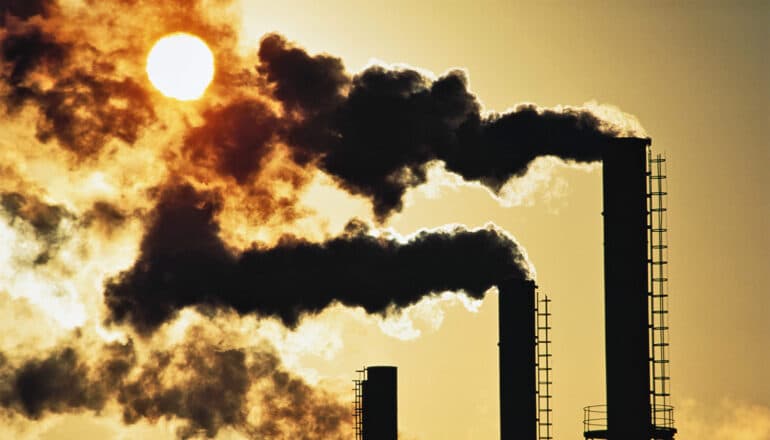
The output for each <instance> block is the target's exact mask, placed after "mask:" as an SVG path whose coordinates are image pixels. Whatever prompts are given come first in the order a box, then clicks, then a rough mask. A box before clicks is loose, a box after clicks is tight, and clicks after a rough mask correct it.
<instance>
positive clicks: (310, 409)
mask: <svg viewBox="0 0 770 440" xmlns="http://www.w3.org/2000/svg"><path fill="white" fill-rule="evenodd" d="M197 333H198V332H197V331H196V330H195V329H192V331H191V334H190V336H191V337H190V338H189V339H188V340H186V341H185V342H184V343H183V344H180V345H179V346H177V347H172V348H171V349H170V350H166V351H154V352H152V353H151V354H150V355H149V357H148V358H147V359H146V360H144V361H141V362H140V361H138V359H137V356H136V352H135V350H134V347H133V344H132V343H130V342H129V343H128V344H124V345H122V344H118V343H113V344H108V345H105V346H104V347H102V349H101V350H100V352H99V355H98V358H97V359H96V360H95V361H94V360H89V359H86V358H84V357H83V356H81V355H80V354H79V353H78V351H77V350H76V349H74V348H72V347H64V348H61V349H58V350H56V351H55V352H53V353H50V354H48V355H47V356H44V357H40V358H33V359H27V360H24V361H23V362H22V363H21V364H19V365H13V364H11V363H10V362H9V361H8V360H7V359H6V358H5V357H4V356H2V354H1V353H0V407H2V408H0V411H6V412H11V413H16V414H20V415H22V416H24V417H26V418H29V419H33V420H37V419H40V418H42V417H44V416H45V415H47V414H53V413H80V412H85V411H100V410H102V409H104V408H105V405H107V404H108V403H110V402H118V403H120V405H121V408H122V411H123V421H124V422H125V423H127V424H133V423H136V422H138V421H141V420H146V421H149V422H155V421H158V420H160V419H166V420H172V419H173V420H178V421H182V422H183V423H184V425H183V426H181V427H180V428H179V429H178V431H177V435H178V437H179V438H190V437H193V436H201V435H204V436H205V437H208V438H213V437H215V436H216V435H217V433H218V432H219V431H220V430H221V429H223V428H225V427H230V428H233V429H236V430H238V431H240V432H242V433H244V434H246V435H249V436H251V437H252V438H287V439H288V438H329V439H334V438H345V433H347V432H349V430H350V418H351V417H350V410H349V408H348V407H347V406H346V405H344V404H341V403H340V402H338V401H337V400H336V399H335V398H334V397H333V396H331V395H329V394H326V393H323V392H321V391H317V390H315V389H313V388H311V387H310V386H308V385H307V384H306V383H305V382H304V381H303V380H301V379H300V378H298V377H296V376H294V375H293V374H291V373H289V372H287V371H286V370H285V369H284V368H283V366H282V365H281V362H280V360H279V359H278V357H277V355H276V354H275V353H274V352H273V351H272V350H271V349H270V348H269V347H264V346H262V347H259V349H257V350H246V349H234V348H229V349H227V348H221V349H220V348H217V347H211V345H210V344H209V343H208V341H205V339H200V338H199V337H200V335H198V334H197ZM196 337H197V339H195V338H196ZM255 395H256V396H257V397H254V396H255ZM255 410H257V413H254V411H255Z"/></svg>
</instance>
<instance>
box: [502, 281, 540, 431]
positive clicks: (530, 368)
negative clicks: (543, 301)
mask: <svg viewBox="0 0 770 440" xmlns="http://www.w3.org/2000/svg"><path fill="white" fill-rule="evenodd" d="M497 288H498V291H499V298H498V301H499V309H498V310H499V324H498V325H499V332H500V342H499V343H498V346H499V349H500V438H501V439H502V440H513V439H525V440H536V439H537V426H536V423H537V395H536V388H537V385H536V380H537V378H536V373H535V336H536V334H535V288H536V286H535V282H534V281H531V280H521V279H514V278H510V279H506V280H503V281H502V282H500V283H499V284H498V285H497Z"/></svg>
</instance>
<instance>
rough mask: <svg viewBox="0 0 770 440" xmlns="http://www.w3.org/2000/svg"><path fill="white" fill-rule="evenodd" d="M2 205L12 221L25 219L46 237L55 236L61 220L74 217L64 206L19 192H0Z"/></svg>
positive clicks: (0, 203)
mask: <svg viewBox="0 0 770 440" xmlns="http://www.w3.org/2000/svg"><path fill="white" fill-rule="evenodd" d="M0 207H1V208H2V209H3V210H4V211H5V212H6V213H7V214H8V215H9V217H10V220H11V223H13V222H15V221H17V220H18V221H24V222H26V223H28V224H29V225H30V226H32V228H33V229H34V230H35V232H36V233H37V234H38V235H40V236H42V237H45V238H53V235H54V233H55V232H56V231H57V229H58V228H59V224H60V223H61V221H62V220H63V219H64V218H67V217H72V214H71V213H69V212H68V211H67V210H66V209H65V208H64V207H63V206H60V205H50V204H48V203H45V202H43V201H41V200H40V199H39V198H37V197H35V196H25V195H24V194H21V193H18V192H6V193H0Z"/></svg>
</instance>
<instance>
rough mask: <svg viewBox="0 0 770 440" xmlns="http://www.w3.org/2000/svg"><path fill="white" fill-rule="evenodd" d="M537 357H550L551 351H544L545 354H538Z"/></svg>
mask: <svg viewBox="0 0 770 440" xmlns="http://www.w3.org/2000/svg"><path fill="white" fill-rule="evenodd" d="M538 356H539V357H551V356H553V355H552V354H551V353H545V354H539V355H538Z"/></svg>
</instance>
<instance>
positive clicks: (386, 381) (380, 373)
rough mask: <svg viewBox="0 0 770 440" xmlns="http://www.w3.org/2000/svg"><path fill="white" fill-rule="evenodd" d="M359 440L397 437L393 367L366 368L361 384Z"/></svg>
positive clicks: (396, 408)
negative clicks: (361, 420)
mask: <svg viewBox="0 0 770 440" xmlns="http://www.w3.org/2000/svg"><path fill="white" fill-rule="evenodd" d="M362 397H363V400H362V408H363V411H362V412H363V415H362V418H363V426H362V433H363V440H396V439H397V438H398V375H397V370H396V367H386V366H377V367H368V368H367V369H366V380H364V381H363V383H362Z"/></svg>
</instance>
